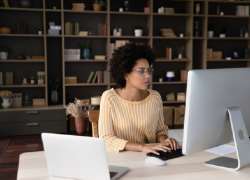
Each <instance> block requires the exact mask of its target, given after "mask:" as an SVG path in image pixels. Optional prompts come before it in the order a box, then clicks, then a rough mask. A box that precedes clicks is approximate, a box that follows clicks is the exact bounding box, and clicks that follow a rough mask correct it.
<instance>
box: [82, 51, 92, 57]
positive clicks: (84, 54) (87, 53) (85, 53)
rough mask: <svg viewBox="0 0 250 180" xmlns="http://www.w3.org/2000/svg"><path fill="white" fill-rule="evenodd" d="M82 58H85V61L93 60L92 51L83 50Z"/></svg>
mask: <svg viewBox="0 0 250 180" xmlns="http://www.w3.org/2000/svg"><path fill="white" fill-rule="evenodd" d="M82 56H83V58H84V59H91V57H92V50H91V49H83V51H82Z"/></svg>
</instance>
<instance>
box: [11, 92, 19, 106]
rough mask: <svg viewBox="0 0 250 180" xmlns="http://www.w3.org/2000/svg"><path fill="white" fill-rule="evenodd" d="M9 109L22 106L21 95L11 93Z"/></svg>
mask: <svg viewBox="0 0 250 180" xmlns="http://www.w3.org/2000/svg"><path fill="white" fill-rule="evenodd" d="M10 106H11V107H19V106H22V93H13V94H12V104H11V105H10Z"/></svg>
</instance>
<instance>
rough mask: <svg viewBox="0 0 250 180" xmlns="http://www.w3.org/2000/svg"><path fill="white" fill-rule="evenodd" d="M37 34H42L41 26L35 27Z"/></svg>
mask: <svg viewBox="0 0 250 180" xmlns="http://www.w3.org/2000/svg"><path fill="white" fill-rule="evenodd" d="M37 31H38V34H39V35H42V34H43V29H42V28H41V27H39V28H37Z"/></svg>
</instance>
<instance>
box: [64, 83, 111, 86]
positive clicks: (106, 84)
mask: <svg viewBox="0 0 250 180" xmlns="http://www.w3.org/2000/svg"><path fill="white" fill-rule="evenodd" d="M65 86H108V83H77V84H65Z"/></svg>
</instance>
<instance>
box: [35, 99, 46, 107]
mask: <svg viewBox="0 0 250 180" xmlns="http://www.w3.org/2000/svg"><path fill="white" fill-rule="evenodd" d="M45 105H46V103H45V98H40V99H33V106H45Z"/></svg>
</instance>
